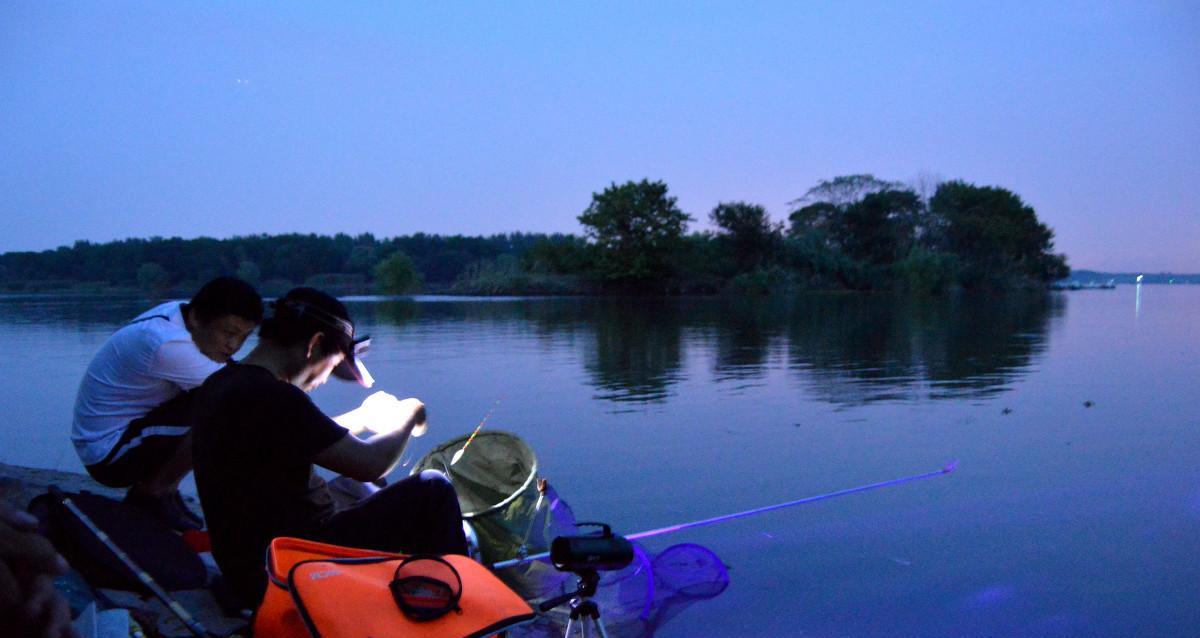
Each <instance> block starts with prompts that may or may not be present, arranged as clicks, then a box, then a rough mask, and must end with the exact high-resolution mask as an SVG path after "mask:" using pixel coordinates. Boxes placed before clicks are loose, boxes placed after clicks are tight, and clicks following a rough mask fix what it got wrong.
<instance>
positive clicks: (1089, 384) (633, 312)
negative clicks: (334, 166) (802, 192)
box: [0, 286, 1200, 638]
mask: <svg viewBox="0 0 1200 638" xmlns="http://www.w3.org/2000/svg"><path fill="white" fill-rule="evenodd" d="M149 304H150V302H148V301H145V300H79V299H53V298H0V335H2V336H3V343H4V347H5V350H6V351H7V360H8V362H9V365H7V366H5V367H4V370H3V371H2V372H0V401H2V402H3V405H4V406H5V408H6V412H7V413H6V415H5V419H4V421H3V425H2V426H0V449H2V450H3V452H2V454H0V458H3V460H4V462H7V463H15V464H21V465H32V466H40V467H52V468H57V469H64V470H72V469H79V467H80V466H79V463H78V461H77V459H76V458H75V455H74V452H73V451H72V449H71V446H70V443H69V441H68V438H67V433H68V429H69V423H70V412H71V406H72V403H73V398H74V393H75V389H76V386H77V384H78V381H79V378H80V376H81V375H82V372H83V370H84V368H85V367H86V365H87V363H88V361H89V359H90V358H91V356H92V354H93V353H94V352H95V351H96V349H97V348H98V347H99V346H100V344H101V343H102V342H103V340H104V339H105V338H106V337H107V336H108V335H109V334H110V333H111V332H112V331H113V330H115V329H116V328H117V327H119V326H120V325H121V324H122V323H123V322H124V321H126V320H128V319H129V318H131V317H133V316H134V315H136V314H138V313H139V312H141V311H142V310H144V309H145V308H147V307H148V306H149ZM349 306H350V309H351V313H352V314H354V316H355V318H356V319H357V320H358V322H359V324H360V326H361V328H360V329H361V330H363V331H366V332H369V333H371V335H372V336H373V337H374V347H373V349H372V351H371V353H370V354H369V358H368V359H367V360H368V362H369V364H370V367H371V370H372V372H373V373H374V375H375V377H376V379H377V380H378V384H377V388H378V389H384V390H388V391H390V392H393V393H395V394H397V395H400V396H417V397H420V398H422V399H423V400H424V401H425V402H426V403H427V405H428V406H429V414H430V424H431V428H430V434H429V435H428V436H426V437H424V438H422V439H418V440H416V441H415V442H414V445H413V446H412V449H411V450H410V454H409V456H410V457H419V456H420V455H422V454H424V452H426V451H428V450H429V449H431V448H432V447H433V446H434V445H435V444H436V443H438V442H439V441H442V440H445V439H448V438H451V437H454V436H458V435H461V434H465V433H467V432H469V431H470V430H471V429H472V428H473V427H474V426H475V425H476V424H477V423H478V422H479V420H480V419H481V418H482V417H483V415H484V414H485V413H486V412H487V411H488V409H489V408H490V407H492V405H493V404H494V403H495V402H496V400H497V399H499V398H502V400H501V402H500V404H499V405H498V406H497V407H496V410H495V412H494V413H493V414H492V417H491V419H490V420H489V424H488V428H489V429H491V428H494V429H498V430H507V431H512V432H515V433H518V434H519V435H520V436H522V437H523V438H524V439H525V440H526V441H528V442H529V444H530V445H531V446H532V447H533V448H534V449H535V450H536V451H537V453H538V457H539V461H540V464H541V468H542V469H541V473H542V475H544V476H546V477H548V478H549V480H550V482H551V483H552V484H553V485H554V486H555V487H556V488H557V490H558V492H559V494H560V495H561V496H563V497H564V498H565V499H566V500H567V501H569V502H570V504H571V506H572V507H573V508H574V511H575V513H576V515H577V516H578V517H579V518H580V519H583V520H600V521H606V522H608V523H611V524H612V525H613V526H614V528H615V529H616V530H617V531H619V532H623V533H632V532H635V531H639V530H644V529H650V528H656V527H660V526H665V525H670V524H674V523H679V522H685V521H690V520H695V519H701V518H707V517H711V516H716V515H719V514H724V513H728V512H734V511H739V510H744V509H749V508H753V507H758V506H762V505H769V504H772V503H778V502H783V501H789V500H793V499H797V498H800V497H804V496H807V495H811V494H818V493H822V492H829V491H833V490H838V489H843V488H847V487H853V486H856V485H860V484H865V483H873V482H877V481H882V480H886V479H890V478H895V477H899V476H905V475H911V474H917V473H921V472H927V471H931V470H936V469H938V468H940V467H942V466H943V465H945V464H946V463H948V462H950V461H951V460H954V459H958V460H960V461H961V466H960V468H959V469H958V470H957V471H956V472H954V473H952V474H949V475H946V476H941V477H937V478H933V479H929V480H924V481H919V482H915V483H910V484H907V485H903V486H899V487H894V488H888V489H885V490H878V491H873V492H867V493H863V494H856V495H853V496H848V497H844V498H839V499H836V500H830V501H824V502H820V503H816V504H812V505H804V506H801V507H797V508H793V509H787V510H782V511H777V512H772V513H769V514H763V515H760V516H755V517H751V518H746V519H742V520H738V521H734V522H729V523H723V524H719V525H714V526H710V527H704V528H698V529H693V530H688V531H684V532H680V533H677V534H675V535H669V536H661V537H658V538H655V539H651V540H649V541H648V542H647V547H648V548H649V549H651V550H653V551H661V550H662V549H663V548H665V547H666V546H668V545H671V544H674V543H684V542H688V543H699V544H702V545H704V546H706V547H708V548H710V549H712V550H713V551H714V552H716V553H717V554H718V555H719V556H720V557H721V559H722V560H723V561H724V563H725V564H726V565H728V567H729V574H730V579H731V583H730V586H729V588H728V589H727V590H726V591H725V592H724V593H723V594H721V595H720V596H718V597H716V598H714V599H711V600H705V601H700V602H697V603H695V604H693V605H692V606H690V607H688V608H687V609H686V610H684V611H683V612H682V613H681V614H680V615H679V616H678V617H676V618H674V619H672V620H671V621H670V622H668V623H666V624H665V625H663V626H662V627H661V628H660V629H659V631H658V632H657V634H656V635H657V636H660V637H664V638H665V637H670V636H806V637H808V636H821V637H824V636H997V637H999V636H1113V637H1118V636H1120V637H1126V636H1196V635H1200V462H1198V461H1200V392H1198V390H1200V387H1198V383H1197V382H1198V380H1200V334H1198V332H1197V329H1196V327H1195V326H1196V324H1197V317H1200V287H1197V286H1190V287H1188V286H1174V287H1173V286H1143V287H1141V288H1140V290H1139V289H1138V288H1135V287H1130V286H1122V287H1119V288H1118V289H1116V290H1108V291H1079V292H1070V293H1053V294H1048V295H1033V296H1028V295H1015V296H1009V297H1003V298H992V299H975V298H967V297H964V298H953V299H943V300H935V301H930V300H923V301H922V300H908V299H904V298H897V297H893V296H890V295H879V296H875V295H859V294H822V295H805V296H798V297H795V298H790V299H762V300H759V299H750V300H745V299H736V300H714V299H706V300H692V299H683V300H658V299H550V300H544V299H542V300H539V299H488V300H464V299H445V298H441V299H439V298H417V299H406V300H390V301H388V300H383V301H381V300H365V299H364V300H355V301H352V302H351V303H350V304H349ZM248 345H249V344H248ZM366 394H367V392H366V391H364V390H362V389H361V388H356V387H353V386H350V385H347V384H339V383H334V382H331V383H330V384H328V385H327V386H325V387H323V388H321V389H319V390H317V391H316V392H315V393H314V395H313V398H314V399H315V400H316V401H317V403H318V404H319V405H321V406H322V407H323V408H324V409H326V410H327V411H328V412H330V413H340V412H342V411H345V410H348V409H350V408H352V407H355V406H356V405H357V404H358V403H359V402H360V401H361V400H362V399H363V398H364V397H365V396H366ZM1085 404H1086V405H1085ZM1089 406H1090V407H1089ZM614 638H615V637H614Z"/></svg>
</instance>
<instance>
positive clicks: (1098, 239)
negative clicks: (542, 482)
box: [0, 0, 1200, 272]
mask: <svg viewBox="0 0 1200 638" xmlns="http://www.w3.org/2000/svg"><path fill="white" fill-rule="evenodd" d="M1051 5H1052V6H1051ZM855 173H871V174H874V175H875V176H877V177H880V178H883V179H889V180H899V181H905V182H921V183H929V182H930V180H931V179H943V180H946V179H962V180H965V181H968V182H971V183H975V184H978V185H990V186H1001V187H1004V188H1007V189H1009V190H1012V191H1013V192H1015V193H1017V194H1018V195H1020V196H1021V197H1022V198H1023V199H1024V201H1025V202H1026V203H1028V204H1029V205H1031V206H1033V207H1034V209H1035V210H1036V211H1037V214H1038V216H1039V218H1040V219H1041V220H1042V221H1043V222H1045V223H1046V224H1047V225H1049V226H1050V227H1051V228H1053V229H1054V231H1055V233H1056V250H1058V251H1060V252H1065V253H1066V254H1067V255H1068V258H1069V262H1070V264H1071V265H1072V266H1073V267H1074V268H1083V269H1098V270H1112V271H1146V272H1158V271H1173V272H1200V250H1198V249H1200V2H1194V1H1191V0H1183V1H1180V2H1155V1H1141V2H1124V3H1106V2H1096V1H1094V0H1093V1H1088V2H1061V3H1058V2H1056V3H1043V2H989V3H978V2H949V1H947V2H920V1H914V2H902V3H900V2H803V1H793V2H778V3H776V2H728V3H724V2H720V3H710V2H650V3H646V2H631V3H621V2H599V3H597V2H587V3H585V2H554V3H551V2H544V3H531V2H487V3H484V2H445V3H440V2H439V3H430V2H421V3H417V2H361V3H338V2H329V3H299V2H278V3H272V2H256V3H242V2H163V1H159V2H145V3H134V2H87V3H81V2H75V3H68V2H54V1H42V0H13V1H9V2H4V3H0V194H2V195H0V251H14V250H44V249H49V248H54V247H57V246H60V245H69V244H71V243H73V242H75V241H76V240H81V239H83V240H90V241H93V242H102V241H109V240H113V239H123V238H127V237H151V236H180V237H198V236H210V237H231V236H234V235H247V234H255V233H285V232H305V233H307V232H314V233H323V234H333V233H338V232H344V233H349V234H358V233H364V232H371V233H374V234H375V235H376V236H377V237H390V236H394V235H406V234H412V233H417V232H425V233H436V234H465V235H487V234H493V233H504V232H513V231H526V232H564V233H577V234H578V233H580V232H581V231H582V228H581V226H580V225H579V223H578V220H577V216H578V215H579V214H580V213H581V212H582V211H583V210H584V209H585V208H586V207H587V206H588V204H589V203H590V201H591V196H592V194H593V193H594V192H599V191H602V190H603V189H604V188H606V187H607V186H609V185H611V184H613V183H614V182H615V183H621V182H624V181H627V180H640V179H643V178H648V179H651V180H663V181H665V182H666V183H667V185H668V186H669V188H670V193H671V194H672V195H673V196H675V197H677V198H678V203H679V206H680V207H681V208H682V209H683V210H684V211H686V212H687V213H689V214H690V215H691V216H692V217H693V218H694V219H695V221H694V222H693V223H692V224H691V225H690V228H691V229H693V230H704V229H708V228H711V224H710V223H709V221H708V213H709V211H710V210H712V208H713V207H714V206H716V205H717V204H718V203H719V202H727V201H746V202H751V203H757V204H762V205H763V206H765V207H766V208H767V210H768V211H769V213H770V214H771V216H772V218H773V219H775V220H780V221H783V220H786V219H787V214H788V212H789V211H790V207H789V205H788V202H790V201H792V200H794V199H796V198H798V197H800V196H802V195H803V194H804V192H805V191H807V190H808V189H809V188H810V187H811V186H813V185H814V184H815V183H816V182H817V181H818V180H822V179H829V178H832V177H835V176H838V175H847V174H855Z"/></svg>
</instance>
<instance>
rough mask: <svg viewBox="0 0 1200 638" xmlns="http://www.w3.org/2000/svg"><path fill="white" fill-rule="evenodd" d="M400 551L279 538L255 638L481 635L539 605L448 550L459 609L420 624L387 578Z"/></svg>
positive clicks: (526, 618)
mask: <svg viewBox="0 0 1200 638" xmlns="http://www.w3.org/2000/svg"><path fill="white" fill-rule="evenodd" d="M403 558H404V557H403V556H402V555H399V554H389V553H386V552H377V551H372V550H364V549H356V548H353V547H342V546H339V545H328V544H325V543H318V542H315V541H307V540H303V539H299V538H286V537H283V538H276V539H275V540H273V541H271V547H270V549H269V550H268V553H267V574H268V577H269V578H270V582H269V584H268V585H267V593H266V596H265V597H264V598H263V602H262V605H260V606H259V608H258V612H257V613H256V614H255V617H254V636H255V638H306V637H308V636H312V637H313V638H344V637H350V636H353V637H355V638H358V637H361V636H371V637H372V638H401V637H403V638H476V637H480V636H487V635H491V634H494V633H496V632H499V631H503V630H504V629H506V628H508V627H512V626H514V625H517V624H520V623H523V622H527V621H529V620H532V619H533V617H534V613H533V610H532V609H531V608H530V607H529V605H528V604H526V603H525V601H524V600H522V599H521V597H520V596H517V594H515V593H514V592H513V591H512V590H511V589H509V588H508V586H506V585H505V584H504V583H502V582H500V579H498V578H496V577H495V576H494V575H493V574H492V573H491V572H489V571H488V570H487V568H485V567H484V566H483V565H480V564H479V563H476V562H475V561H473V560H471V559H470V558H467V557H466V556H456V555H447V556H443V557H442V558H444V559H445V560H446V561H447V562H449V563H450V564H451V565H453V566H454V569H455V570H457V571H458V574H459V576H460V577H461V578H462V597H461V599H460V600H459V602H458V606H459V608H460V610H461V611H458V612H450V613H448V614H446V615H445V616H442V617H441V618H437V619H436V620H430V621H425V622H418V621H414V620H411V619H409V618H408V617H406V616H405V615H404V614H403V613H402V612H401V611H400V609H399V607H398V606H397V605H396V601H395V600H394V599H393V597H392V594H391V591H390V590H389V589H388V583H390V582H391V580H392V575H393V573H394V572H395V570H396V566H397V565H399V563H400V561H401V560H403Z"/></svg>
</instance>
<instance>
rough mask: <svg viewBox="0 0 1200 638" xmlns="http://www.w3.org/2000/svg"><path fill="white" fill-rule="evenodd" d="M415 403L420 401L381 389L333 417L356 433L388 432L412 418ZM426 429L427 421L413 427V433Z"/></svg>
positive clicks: (417, 433)
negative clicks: (345, 411) (400, 396)
mask: <svg viewBox="0 0 1200 638" xmlns="http://www.w3.org/2000/svg"><path fill="white" fill-rule="evenodd" d="M414 403H419V402H417V400H416V399H404V400H403V401H401V400H400V399H397V398H396V397H395V395H392V394H388V393H387V392H384V391H382V390H380V391H379V392H376V393H374V394H372V395H371V396H369V397H367V398H366V399H364V400H363V402H362V405H360V406H359V407H357V408H354V409H353V410H351V411H349V412H347V413H345V414H341V415H338V416H335V417H333V421H334V422H335V423H337V424H338V425H340V426H342V427H344V428H346V429H347V430H350V431H351V432H353V433H355V434H358V433H359V432H364V431H365V432H374V433H376V434H386V433H389V432H395V431H396V430H398V429H400V428H401V427H402V426H404V424H405V423H407V422H408V420H409V419H410V418H412V415H413V411H414V410H415V409H416V408H415V406H414V405H413V404H414ZM425 429H426V425H425V423H424V422H422V423H419V424H417V425H416V427H414V428H413V431H412V435H413V436H421V435H422V434H424V433H425Z"/></svg>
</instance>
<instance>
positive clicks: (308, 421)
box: [192, 288, 467, 608]
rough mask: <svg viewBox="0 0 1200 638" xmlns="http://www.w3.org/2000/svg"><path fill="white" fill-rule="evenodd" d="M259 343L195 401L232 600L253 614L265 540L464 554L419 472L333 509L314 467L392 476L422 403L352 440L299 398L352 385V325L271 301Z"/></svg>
mask: <svg viewBox="0 0 1200 638" xmlns="http://www.w3.org/2000/svg"><path fill="white" fill-rule="evenodd" d="M274 308H275V312H274V316H272V317H270V318H268V319H267V320H266V321H264V322H263V324H262V328H261V330H260V332H259V343H258V345H257V346H256V347H255V348H254V350H253V351H252V352H251V353H250V354H249V355H248V356H247V357H246V358H245V359H243V360H242V361H241V362H240V363H230V364H229V365H227V366H226V367H225V368H224V369H222V370H220V371H218V372H217V373H215V374H213V375H212V376H210V377H209V378H208V380H206V381H205V382H204V385H202V386H201V387H200V389H199V391H198V392H197V395H196V398H195V404H194V405H195V407H194V413H193V419H194V424H193V437H194V441H193V444H192V445H193V459H194V462H195V470H194V471H195V477H196V488H197V490H198V491H199V494H200V505H201V507H203V509H204V516H205V518H206V519H207V521H208V528H209V533H210V537H211V539H212V548H213V557H214V558H215V559H216V561H217V564H218V565H219V566H220V568H221V571H222V574H223V575H224V577H225V582H226V583H227V585H228V588H229V591H230V593H231V594H232V595H233V596H234V598H235V599H236V600H237V602H238V603H239V604H241V605H242V606H244V607H248V608H253V607H256V606H257V605H258V603H259V601H260V600H261V599H262V596H263V593H264V592H265V591H266V576H265V572H264V569H263V562H264V556H265V553H266V549H267V546H268V545H269V544H270V542H271V539H273V538H275V537H277V536H295V537H300V538H308V539H311V540H316V541H322V542H329V543H336V544H340V545H348V546H353V547H363V548H368V549H377V550H383V551H396V552H428V553H436V554H465V553H466V551H467V547H466V539H465V538H464V536H463V530H462V515H461V512H460V510H459V507H458V499H457V497H456V495H455V492H454V488H453V486H452V485H451V484H450V483H449V481H448V480H447V479H446V478H445V476H444V475H442V474H441V473H439V472H431V471H426V472H422V473H421V474H419V475H417V476H412V477H408V478H406V479H404V480H402V481H400V482H397V483H395V484H393V485H390V486H388V487H387V488H385V489H383V490H381V491H379V492H377V493H375V494H374V495H372V496H370V497H368V498H366V499H364V500H362V501H359V502H358V503H356V504H354V505H353V506H351V507H349V508H348V509H344V510H341V511H336V510H335V508H334V505H333V499H332V498H331V496H330V494H329V491H328V490H327V489H326V487H325V482H324V481H323V480H322V479H321V478H320V477H319V476H318V475H317V474H316V472H315V471H314V468H313V465H314V464H316V465H320V466H321V467H324V468H327V469H330V470H333V471H334V472H338V473H340V474H343V475H345V476H348V477H350V478H353V479H356V480H359V481H373V480H375V479H378V478H380V477H382V476H384V475H386V474H387V473H388V472H389V471H391V470H392V468H394V467H395V465H396V463H397V461H398V460H399V459H400V455H401V453H402V452H403V451H404V447H405V445H406V444H407V442H408V439H409V437H410V436H412V435H413V433H414V431H417V432H418V433H419V431H420V430H422V429H423V428H424V427H425V406H424V405H423V404H422V403H421V402H420V401H418V400H417V399H406V400H405V401H403V402H401V405H402V407H403V408H404V413H405V415H406V418H403V419H401V420H400V421H399V422H398V423H394V424H391V425H392V427H393V428H394V429H391V428H389V429H387V430H384V431H381V432H376V433H375V434H374V435H373V436H372V437H370V438H368V439H366V440H361V439H359V438H357V437H355V436H350V433H349V431H348V430H346V429H345V428H343V427H342V426H340V425H338V424H337V423H334V422H333V421H332V420H331V419H330V418H329V417H327V416H325V414H323V413H322V412H321V410H320V409H319V408H317V406H316V405H315V404H313V402H312V400H311V399H310V398H309V397H308V394H307V393H308V392H311V391H312V390H314V389H315V388H317V387H319V386H320V385H322V384H324V383H325V381H326V380H327V379H328V378H329V375H330V374H334V375H335V376H339V377H342V378H352V379H357V380H359V381H360V382H362V375H361V372H360V370H361V368H360V367H359V366H357V365H356V362H355V360H354V351H355V339H354V325H353V323H351V321H350V315H349V313H348V312H347V311H346V308H345V306H343V305H342V304H341V303H340V302H338V301H337V300H336V299H334V298H333V297H330V296H329V295H326V294H325V293H322V292H320V291H317V290H314V289H312V288H297V289H294V290H292V291H290V292H288V294H287V295H285V296H284V297H283V298H281V299H279V300H278V301H276V302H275V303H274Z"/></svg>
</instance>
